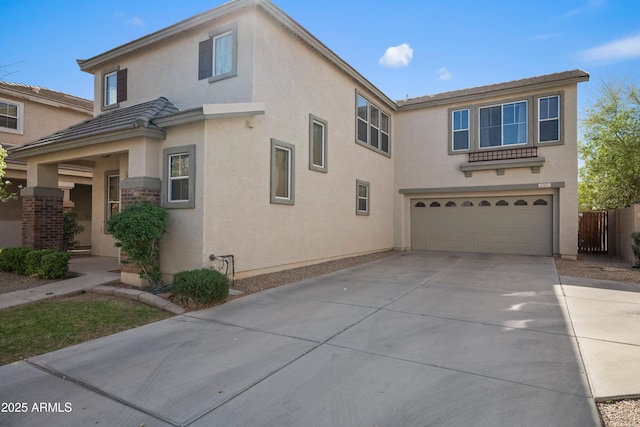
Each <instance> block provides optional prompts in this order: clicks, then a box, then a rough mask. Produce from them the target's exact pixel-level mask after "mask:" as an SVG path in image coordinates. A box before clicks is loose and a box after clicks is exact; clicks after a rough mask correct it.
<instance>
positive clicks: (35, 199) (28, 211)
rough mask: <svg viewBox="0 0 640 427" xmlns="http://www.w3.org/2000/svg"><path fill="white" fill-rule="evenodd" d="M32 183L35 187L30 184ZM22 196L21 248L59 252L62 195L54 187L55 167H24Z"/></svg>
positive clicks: (56, 167)
mask: <svg viewBox="0 0 640 427" xmlns="http://www.w3.org/2000/svg"><path fill="white" fill-rule="evenodd" d="M33 184H35V185H33ZM27 185H29V186H28V187H26V188H23V189H22V190H21V191H20V195H21V196H22V245H23V246H25V247H27V248H30V249H58V250H61V249H62V234H63V230H64V221H63V215H64V210H63V207H62V203H63V195H64V192H63V191H62V190H59V189H58V188H57V187H58V165H57V164H51V165H35V166H32V165H27Z"/></svg>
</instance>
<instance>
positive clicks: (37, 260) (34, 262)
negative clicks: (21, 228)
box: [24, 249, 57, 276]
mask: <svg viewBox="0 0 640 427" xmlns="http://www.w3.org/2000/svg"><path fill="white" fill-rule="evenodd" d="M52 252H57V251H56V250H55V249H40V250H30V251H29V252H27V255H26V256H25V257H24V265H25V273H24V274H26V275H29V276H33V275H38V276H39V275H40V270H41V265H42V257H43V256H45V255H47V254H50V253H52Z"/></svg>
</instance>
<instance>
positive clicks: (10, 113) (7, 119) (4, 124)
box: [0, 100, 24, 133]
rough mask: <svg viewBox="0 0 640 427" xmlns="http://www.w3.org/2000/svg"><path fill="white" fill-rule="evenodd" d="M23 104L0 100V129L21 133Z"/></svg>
mask: <svg viewBox="0 0 640 427" xmlns="http://www.w3.org/2000/svg"><path fill="white" fill-rule="evenodd" d="M23 109H24V104H22V103H21V102H10V101H2V100H0V131H2V132H9V133H22V121H23V118H22V117H23Z"/></svg>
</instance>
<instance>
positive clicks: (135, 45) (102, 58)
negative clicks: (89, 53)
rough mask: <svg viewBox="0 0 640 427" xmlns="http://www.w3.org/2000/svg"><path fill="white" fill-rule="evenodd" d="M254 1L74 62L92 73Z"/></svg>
mask: <svg viewBox="0 0 640 427" xmlns="http://www.w3.org/2000/svg"><path fill="white" fill-rule="evenodd" d="M255 1H256V0H236V1H231V2H228V3H225V4H223V5H221V6H218V7H216V8H214V9H211V10H208V11H206V12H203V13H200V14H198V15H195V16H192V17H191V18H187V19H185V20H183V21H180V22H178V23H176V24H173V25H171V26H169V27H166V28H163V29H161V30H159V31H156V32H155V33H151V34H149V35H146V36H144V37H141V38H139V39H137V40H133V41H132V42H129V43H127V44H124V45H122V46H118V47H116V48H114V49H111V50H109V51H107V52H104V53H101V54H100V55H96V56H94V57H92V58H89V59H78V60H76V62H77V63H78V65H79V66H80V69H81V70H82V71H85V72H88V73H93V72H94V71H95V70H96V69H97V68H99V67H100V66H101V65H102V64H104V63H106V62H109V61H111V60H113V59H116V58H118V57H120V56H122V55H126V54H129V53H131V52H134V51H137V50H139V49H142V48H144V47H147V46H149V45H151V44H154V43H157V42H159V41H162V40H164V39H166V38H169V37H173V36H176V35H178V34H180V33H183V32H185V31H188V30H190V29H192V28H194V27H197V26H199V25H202V24H204V23H206V22H209V21H212V20H214V19H218V18H220V17H222V16H225V15H228V14H229V13H233V12H235V11H237V10H240V9H243V8H245V7H247V6H249V5H251V4H254V3H255Z"/></svg>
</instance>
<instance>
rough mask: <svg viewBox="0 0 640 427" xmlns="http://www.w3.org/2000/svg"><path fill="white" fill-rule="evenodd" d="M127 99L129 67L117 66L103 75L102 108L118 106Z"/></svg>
mask: <svg viewBox="0 0 640 427" xmlns="http://www.w3.org/2000/svg"><path fill="white" fill-rule="evenodd" d="M126 100H127V69H126V68H123V69H120V68H116V69H112V70H111V71H106V72H105V73H104V74H103V75H102V108H103V109H110V108H116V107H117V106H118V103H120V102H123V101H126Z"/></svg>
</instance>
